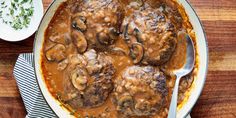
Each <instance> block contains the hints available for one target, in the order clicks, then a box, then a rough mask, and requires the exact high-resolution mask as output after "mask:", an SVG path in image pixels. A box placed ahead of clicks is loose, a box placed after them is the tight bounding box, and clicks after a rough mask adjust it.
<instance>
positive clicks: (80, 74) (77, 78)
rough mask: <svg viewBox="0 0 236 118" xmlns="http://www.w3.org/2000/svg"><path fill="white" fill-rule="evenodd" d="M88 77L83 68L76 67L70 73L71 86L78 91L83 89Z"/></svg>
mask: <svg viewBox="0 0 236 118" xmlns="http://www.w3.org/2000/svg"><path fill="white" fill-rule="evenodd" d="M88 77H89V75H88V73H87V71H86V70H85V69H83V68H77V69H76V70H75V71H74V72H72V74H71V81H72V84H73V86H74V87H75V88H77V89H78V90H79V91H83V90H84V89H85V88H86V87H87V82H88Z"/></svg>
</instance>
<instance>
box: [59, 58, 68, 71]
mask: <svg viewBox="0 0 236 118" xmlns="http://www.w3.org/2000/svg"><path fill="white" fill-rule="evenodd" d="M68 63H69V62H68V59H65V60H63V61H61V62H60V63H59V64H58V65H57V70H59V71H63V70H65V69H66V67H67V65H68Z"/></svg>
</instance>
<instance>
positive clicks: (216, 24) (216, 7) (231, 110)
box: [0, 0, 236, 118]
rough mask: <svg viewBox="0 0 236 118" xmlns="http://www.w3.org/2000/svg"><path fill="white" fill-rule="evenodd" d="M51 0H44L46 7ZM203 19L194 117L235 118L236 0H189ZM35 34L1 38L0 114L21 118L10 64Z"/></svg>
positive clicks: (2, 117) (27, 49) (27, 47)
mask: <svg viewBox="0 0 236 118" xmlns="http://www.w3.org/2000/svg"><path fill="white" fill-rule="evenodd" d="M50 2H51V0H43V3H44V7H45V9H46V8H47V7H48V5H49V4H50ZM189 2H190V3H191V4H192V6H193V7H194V9H195V10H196V12H197V14H198V15H199V17H200V19H201V21H202V22H203V25H204V28H205V31H206V35H207V39H208V45H209V56H210V61H209V71H208V75H207V80H206V84H205V87H204V90H203V93H202V94H201V97H200V99H199V100H198V102H197V104H196V105H195V107H194V108H193V111H192V112H191V116H192V117H193V118H236V0H189ZM33 41H34V36H31V37H30V38H28V39H26V40H24V41H21V42H16V43H10V42H5V41H3V40H1V39H0V118H24V117H25V115H26V111H25V108H24V104H23V102H22V99H21V96H20V94H19V90H18V88H17V85H16V81H15V79H14V76H13V67H14V64H15V62H16V59H17V56H18V55H19V54H20V53H30V52H32V49H33Z"/></svg>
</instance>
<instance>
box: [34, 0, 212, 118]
mask: <svg viewBox="0 0 236 118" xmlns="http://www.w3.org/2000/svg"><path fill="white" fill-rule="evenodd" d="M55 1H56V0H53V1H52V3H51V4H50V5H49V6H48V8H47V10H46V12H45V13H44V15H43V18H42V19H41V21H40V24H39V26H38V29H39V28H40V26H41V24H42V22H43V20H44V18H45V17H46V14H48V11H49V9H50V8H51V6H52V5H53V4H54V3H55ZM186 2H187V4H188V5H189V6H190V8H191V9H192V10H193V12H194V15H195V16H196V17H197V19H198V22H199V23H200V25H201V28H202V31H203V34H204V38H205V43H206V65H205V67H206V71H205V75H204V78H203V79H204V81H203V86H202V87H201V88H200V91H201V92H199V94H198V95H197V98H196V99H195V101H193V105H192V106H190V109H189V110H188V112H186V114H185V115H183V116H184V117H186V116H187V115H189V114H190V112H191V111H192V109H193V107H194V106H195V105H196V102H197V100H198V99H199V97H200V95H201V93H202V90H203V88H204V85H205V82H206V77H207V71H208V62H209V50H208V41H207V38H206V32H205V30H204V27H203V24H202V22H201V20H200V18H199V16H198V15H197V13H196V11H195V10H194V8H193V6H192V5H191V4H190V3H189V1H187V0H186ZM37 36H38V30H37V32H36V33H35V38H34V45H33V47H34V49H33V55H34V57H33V67H34V74H35V78H36V80H37V81H36V82H37V85H38V87H39V91H40V92H41V94H42V96H43V99H44V101H45V102H46V103H47V105H48V106H49V108H50V109H51V110H52V112H53V113H54V114H55V115H56V116H57V117H58V114H57V113H56V112H55V111H54V110H53V109H52V107H51V106H50V105H49V104H48V101H47V100H46V98H45V96H44V94H43V92H42V90H41V86H40V85H39V82H38V78H37V74H36V68H35V55H36V51H35V50H36V49H35V45H36V40H37Z"/></svg>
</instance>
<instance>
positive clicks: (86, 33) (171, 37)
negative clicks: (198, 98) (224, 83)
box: [41, 0, 197, 118]
mask: <svg viewBox="0 0 236 118" xmlns="http://www.w3.org/2000/svg"><path fill="white" fill-rule="evenodd" d="M118 4H119V5H118ZM80 6H83V7H80ZM103 10H104V11H103ZM113 10H114V11H113ZM151 11H154V12H153V13H152V12H151ZM155 13H156V14H155ZM148 15H149V16H148ZM78 16H79V20H78V19H77V18H78ZM81 16H83V18H82V17H81ZM106 16H109V17H106ZM175 16H176V17H175ZM84 18H85V19H84ZM75 19H76V20H75ZM155 20H157V21H155ZM154 21H155V22H154ZM81 22H82V23H81ZM83 23H85V24H86V25H85V26H84V24H83ZM192 30H193V28H192V26H191V24H190V23H189V21H188V18H187V17H186V13H185V12H184V9H183V8H182V7H181V6H179V5H178V4H177V3H176V2H175V1H169V0H144V1H143V2H141V0H140V1H137V2H135V0H128V1H127V0H107V1H106V0H98V1H93V0H68V1H66V2H64V3H62V4H61V5H60V7H59V8H58V9H57V11H56V13H55V15H54V17H53V19H52V20H51V22H50V23H49V25H48V28H47V30H46V32H45V39H44V46H43V51H42V62H41V65H42V71H43V75H44V79H45V82H46V84H47V87H48V88H49V91H50V92H51V94H52V95H53V96H54V97H55V98H56V99H58V100H59V101H60V102H61V103H62V105H63V106H64V107H66V108H67V109H68V110H69V111H71V113H72V115H74V116H76V117H89V118H90V117H92V118H95V117H99V118H100V117H102V118H117V117H134V118H136V117H137V118H138V117H152V118H159V117H166V116H167V113H168V106H169V101H170V97H171V93H172V88H173V86H174V81H175V77H173V75H171V73H170V72H171V70H173V69H178V68H180V67H181V66H182V65H183V63H184V60H185V58H186V55H185V54H186V44H185V42H184V41H183V40H182V39H180V38H178V34H177V33H178V32H180V31H184V32H186V33H191V37H192V39H193V40H194V42H196V41H195V40H196V39H195V35H194V34H192ZM111 31H112V34H111V35H110V34H109V33H110V32H111ZM73 32H74V33H73ZM78 32H79V33H78ZM98 32H100V33H98ZM107 32H108V33H107ZM117 34H118V35H117ZM82 35H83V37H80V36H82ZM107 36H108V38H107ZM84 37H85V38H84ZM97 40H98V41H97ZM140 40H141V41H140ZM153 40H154V41H153ZM140 47H141V48H140ZM91 50H92V51H91ZM93 50H95V52H93ZM132 51H133V52H132ZM91 52H92V55H94V54H96V55H98V57H95V58H94V60H95V61H96V62H98V63H99V64H100V65H99V64H98V67H100V66H101V65H102V67H101V68H102V69H101V68H99V69H98V71H97V70H96V68H95V67H96V65H94V68H93V67H90V66H88V65H89V64H88V63H90V62H91V61H90V60H89V58H90V56H86V53H91ZM140 52H142V54H140ZM73 56H76V59H77V60H76V61H81V62H76V64H74V65H73V63H74V62H73V61H75V60H73ZM78 58H79V59H80V58H86V59H82V60H78ZM83 61H85V62H86V64H87V65H86V64H84V63H85V62H83ZM110 61H111V62H110ZM79 63H80V64H81V65H83V64H84V65H86V66H84V65H83V66H82V67H81V68H83V69H82V70H84V68H85V71H86V72H83V71H82V72H81V70H80V71H79V72H77V70H76V69H77V68H78V65H80V64H79ZM91 63H92V62H91ZM94 63H95V62H94ZM110 65H112V67H110ZM132 66H137V67H134V70H135V69H137V70H139V71H137V72H144V71H145V68H146V67H148V68H149V66H151V68H152V67H153V68H155V70H153V71H150V73H154V74H156V73H161V75H162V74H163V76H164V79H165V81H164V84H165V87H164V89H166V90H167V91H166V92H165V91H164V92H160V90H151V89H150V87H147V86H149V85H146V84H137V85H136V84H134V83H138V82H137V81H136V80H134V81H132V82H133V83H132V85H134V86H135V87H136V86H137V87H140V88H143V89H144V90H146V92H144V93H147V95H143V94H139V93H140V92H141V91H140V90H137V91H138V92H137V94H136V93H135V94H134V95H132V94H131V93H132V90H131V89H126V91H129V92H130V93H129V94H130V96H132V97H133V98H132V100H133V102H134V103H135V106H136V105H137V104H138V103H139V102H138V101H139V100H143V99H144V100H146V97H145V98H143V96H148V95H149V93H150V95H154V97H155V98H156V99H160V100H164V101H163V103H156V101H155V100H154V101H152V102H151V103H150V106H151V108H154V106H156V107H157V105H158V109H157V108H155V110H154V111H155V112H153V111H151V110H146V109H147V108H146V109H145V108H144V111H146V112H145V113H144V112H142V111H140V110H137V109H136V107H135V109H134V108H131V107H130V108H129V109H132V110H131V112H129V113H128V112H127V113H126V112H124V113H122V110H126V111H127V108H124V106H121V108H120V106H119V99H122V98H123V95H125V93H124V94H123V93H119V92H117V91H118V89H119V87H121V88H122V87H123V88H122V89H124V88H125V87H124V86H122V85H119V80H121V81H122V80H123V79H126V78H129V76H130V77H132V73H133V72H131V71H132ZM129 67H131V68H130V70H129ZM196 67H197V65H196ZM79 68H80V67H79ZM91 68H92V69H91ZM103 68H108V69H110V71H111V70H113V69H114V74H112V75H107V76H102V77H100V76H99V77H97V74H96V73H95V74H94V72H93V71H96V72H100V74H106V73H113V71H112V72H110V71H108V70H106V69H103ZM127 68H128V70H129V74H128V75H127V76H125V74H124V73H125V72H126V70H127ZM86 69H87V70H86ZM89 69H91V71H92V72H90V70H89ZM74 70H76V73H83V74H84V76H82V77H85V78H86V81H85V80H84V81H83V82H84V83H86V84H83V85H82V84H79V85H75V84H74V83H73V82H71V81H73V80H71V76H73V71H74ZM128 70H127V71H128ZM87 71H88V72H87ZM107 71H108V72H107ZM71 73H72V74H71ZM83 74H82V75H83ZM85 75H86V76H85ZM137 75H139V74H137ZM144 75H147V76H148V77H150V78H152V75H149V74H148V73H144ZM95 76H96V77H95ZM123 76H125V77H123ZM76 77H77V78H79V77H81V76H80V75H79V74H77V75H76ZM72 78H73V77H72ZM94 78H95V79H94ZM97 78H99V79H101V78H102V81H103V82H105V84H102V85H105V86H106V85H107V87H108V88H104V89H99V90H101V91H102V95H101V96H99V95H97V96H99V97H101V98H99V99H98V100H97V98H94V100H93V99H92V97H94V96H95V95H91V96H90V97H91V99H92V100H91V101H90V100H86V98H83V97H84V96H85V94H86V92H88V93H91V91H89V90H87V89H89V86H92V88H93V87H94V86H95V87H96V85H93V83H94V82H96V81H97V80H96V79H97ZM104 78H105V79H106V78H110V80H109V81H108V80H103V79H104ZM134 78H135V77H134ZM137 78H138V77H137ZM135 79H136V78H135ZM142 79H143V78H142V77H140V81H141V80H142ZM74 81H75V82H77V80H74ZM129 81H130V80H129V79H127V80H126V82H129ZM138 81H139V80H138ZM144 81H146V80H144ZM153 81H155V80H153ZM158 82H159V80H158ZM192 82H193V74H190V75H188V76H187V77H185V78H184V79H183V80H182V81H181V84H180V86H181V87H180V94H179V104H181V102H182V100H183V99H184V97H186V96H185V92H186V91H188V89H189V88H190V87H191V85H192ZM84 85H85V86H84ZM109 85H111V86H112V87H111V89H109V87H110V86H109ZM150 85H151V84H150ZM161 86H162V85H161ZM65 88H66V89H71V88H72V89H71V90H65ZM96 90H97V89H96ZM93 92H94V91H92V93H93ZM156 92H157V93H158V95H156V94H157V93H156ZM67 93H68V94H69V93H73V94H71V95H67ZM105 93H109V94H108V95H107V97H105V96H106V94H105ZM116 93H117V94H116ZM141 93H142V92H141ZM78 94H79V95H81V96H83V95H84V96H83V97H82V98H80V100H81V99H82V101H83V102H82V104H83V105H80V106H79V105H76V104H74V102H71V101H70V100H73V99H77V98H74V96H75V95H78ZM159 94H160V95H159ZM71 96H72V97H73V98H71ZM88 96H89V95H88ZM114 96H115V97H114ZM95 97H96V96H95ZM147 99H148V100H150V99H149V98H147ZM80 100H78V101H80ZM96 100H97V102H95V103H93V102H94V101H96ZM78 101H76V102H78ZM140 103H142V102H140ZM122 105H124V104H122ZM118 107H119V108H120V111H119V110H117V109H118ZM159 107H160V108H159Z"/></svg>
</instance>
